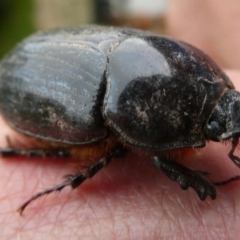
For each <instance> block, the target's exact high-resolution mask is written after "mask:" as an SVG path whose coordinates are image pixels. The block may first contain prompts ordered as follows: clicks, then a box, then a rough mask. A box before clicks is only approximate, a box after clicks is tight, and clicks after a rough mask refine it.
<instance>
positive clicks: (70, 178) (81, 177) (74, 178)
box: [18, 146, 125, 215]
mask: <svg viewBox="0 0 240 240" xmlns="http://www.w3.org/2000/svg"><path fill="white" fill-rule="evenodd" d="M124 152H125V150H124V149H123V147H122V146H117V147H116V148H115V149H114V150H113V151H112V152H110V153H108V154H107V155H106V156H105V157H103V158H101V159H100V160H99V161H98V162H97V163H95V164H94V165H92V166H90V167H89V168H87V169H86V170H85V171H82V172H80V173H77V174H75V175H71V174H70V175H66V176H65V178H67V180H66V181H64V182H63V183H61V184H59V185H57V186H55V187H53V188H49V189H46V190H44V191H42V192H39V193H37V194H35V195H33V196H32V197H31V198H29V199H28V200H27V201H26V202H24V203H23V204H22V205H21V206H20V208H19V209H18V211H19V212H20V214H21V215H22V213H23V211H24V209H25V208H26V207H27V206H28V205H29V204H30V203H31V202H32V201H34V200H35V199H37V198H39V197H41V196H43V195H46V194H49V193H52V192H55V191H61V190H62V189H63V188H65V187H66V186H71V187H72V188H73V189H74V188H76V187H78V186H79V185H81V184H82V183H83V182H84V181H85V180H86V179H88V178H91V177H93V176H94V175H95V174H96V173H97V172H98V171H99V170H101V169H102V168H103V167H105V166H107V165H108V164H109V163H110V162H111V160H112V159H114V158H120V157H123V153H124Z"/></svg>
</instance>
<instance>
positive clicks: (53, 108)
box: [0, 26, 240, 212]
mask: <svg viewBox="0 0 240 240" xmlns="http://www.w3.org/2000/svg"><path fill="white" fill-rule="evenodd" d="M239 111H240V94H239V93H238V92H237V91H235V90H234V86H233V84H232V83H231V81H230V80H229V79H228V77H227V76H226V75H225V74H224V73H223V72H222V71H221V70H220V69H219V68H218V67H217V66H216V64H215V63H214V62H213V61H212V60H211V59H210V58H209V57H208V56H206V55H205V54H204V53H202V52H201V51H200V50H198V49H196V48H194V47H192V46H190V45H188V44H186V43H184V42H181V41H175V40H172V39H169V38H166V37H163V36H159V35H156V34H153V33H150V32H144V31H139V30H134V29H128V28H109V27H97V26H86V27H77V28H65V29H64V28H63V29H57V30H53V31H48V32H43V33H38V34H35V35H33V36H30V37H29V38H27V39H26V40H25V41H23V42H22V43H20V44H19V45H18V46H17V47H16V48H15V49H14V50H13V51H11V52H10V53H9V54H8V55H7V56H6V57H5V58H4V59H3V60H2V62H1V65H0V112H1V115H2V116H3V117H4V119H5V120H6V122H7V123H8V124H9V125H10V126H11V127H12V128H13V129H15V130H16V131H17V132H20V133H22V134H24V135H27V136H30V137H33V138H35V139H37V140H38V142H39V144H40V146H42V147H41V148H40V149H17V148H10V147H9V148H7V149H1V150H0V153H1V155H2V156H3V157H9V156H20V155H24V156H30V157H34V156H45V157H63V158H64V157H71V156H74V157H77V158H79V159H82V161H87V160H88V159H89V158H90V157H91V158H95V159H97V161H96V163H95V164H94V165H92V166H90V167H89V168H87V169H86V170H85V171H82V172H80V173H78V174H76V175H68V176H67V180H66V181H65V182H63V183H62V184H60V185H58V186H56V187H54V188H51V189H47V190H45V191H43V192H40V193H37V194H36V195H34V196H32V197H31V198H30V199H29V200H28V201H26V202H25V203H24V204H23V205H22V206H21V207H20V212H22V211H23V210H24V209H25V207H26V206H27V205H28V204H29V203H30V202H31V201H33V200H34V199H36V198H38V197H40V196H42V195H45V194H48V193H51V192H53V191H57V190H61V189H62V188H64V187H65V186H68V185H70V186H72V188H76V187H77V186H79V185H80V184H81V183H82V182H83V181H84V180H85V179H87V178H90V177H92V176H93V175H94V174H96V173H97V172H98V171H99V170H100V169H101V168H102V167H104V166H106V165H107V164H108V163H109V162H110V161H111V160H112V159H114V158H118V157H121V156H122V155H123V153H124V152H125V151H127V150H128V149H129V148H132V149H139V151H145V152H146V151H147V152H148V154H150V156H152V159H153V161H154V163H155V165H156V166H157V167H158V168H160V169H161V170H162V171H163V172H164V173H165V174H166V175H167V176H168V177H169V178H170V179H172V180H174V181H177V182H178V183H179V184H180V186H181V187H182V189H187V188H188V187H192V188H193V189H195V190H196V192H197V193H198V195H199V197H200V199H202V200H204V199H206V197H207V196H208V195H209V196H210V197H211V198H212V199H215V197H216V190H215V187H214V184H213V183H211V182H210V181H209V180H208V179H207V178H206V177H205V176H204V174H201V173H200V172H197V171H193V170H191V169H188V168H186V167H184V166H182V165H180V164H179V163H177V162H176V161H175V160H176V158H177V156H178V155H179V154H178V153H181V152H183V151H188V150H189V149H190V150H191V149H193V148H200V147H204V146H205V144H206V141H207V140H212V141H222V140H228V139H231V140H232V149H231V151H230V153H229V157H230V159H231V160H233V161H234V163H235V164H236V165H237V166H240V160H239V158H238V157H236V156H234V155H233V152H234V149H235V148H236V146H237V144H238V139H239V135H240V114H239ZM41 144H42V145H41ZM99 159H100V160H99Z"/></svg>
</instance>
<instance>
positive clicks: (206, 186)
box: [153, 156, 216, 200]
mask: <svg viewBox="0 0 240 240" xmlns="http://www.w3.org/2000/svg"><path fill="white" fill-rule="evenodd" d="M153 161H154V164H155V165H156V167H157V168H159V169H161V170H162V171H163V172H164V174H165V175H166V176H167V177H169V178H170V179H172V180H173V181H176V182H178V183H179V185H180V186H181V188H182V189H183V190H186V189H188V188H189V187H192V188H193V189H194V190H195V191H196V192H197V194H198V196H199V198H200V199H201V200H205V199H206V198H207V196H208V195H209V196H210V197H211V198H212V199H215V198H216V189H215V187H214V184H213V183H211V182H210V181H209V180H208V179H207V178H205V177H204V176H203V174H201V173H200V172H197V171H193V170H191V169H189V168H187V167H185V166H183V165H181V164H179V163H177V162H176V161H173V160H170V159H166V158H164V157H162V158H159V157H156V156H155V157H153Z"/></svg>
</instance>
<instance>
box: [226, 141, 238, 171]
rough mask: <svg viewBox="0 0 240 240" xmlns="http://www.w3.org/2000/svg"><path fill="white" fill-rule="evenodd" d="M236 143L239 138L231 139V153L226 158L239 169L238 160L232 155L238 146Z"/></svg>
mask: <svg viewBox="0 0 240 240" xmlns="http://www.w3.org/2000/svg"><path fill="white" fill-rule="evenodd" d="M238 142H239V138H233V139H232V149H231V151H230V152H229V153H228V156H229V158H230V159H231V160H232V161H233V162H234V163H235V164H236V165H237V166H238V167H240V158H239V157H237V156H235V155H233V153H234V151H235V149H236V147H237V145H238Z"/></svg>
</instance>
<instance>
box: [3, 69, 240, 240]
mask: <svg viewBox="0 0 240 240" xmlns="http://www.w3.org/2000/svg"><path fill="white" fill-rule="evenodd" d="M228 75H229V76H230V77H231V79H232V80H233V81H234V83H235V86H236V87H237V89H239V90H240V81H239V79H240V72H239V71H232V72H228ZM0 126H1V128H0V129H1V132H0V146H3V147H4V146H6V135H8V136H9V137H10V139H12V141H13V142H14V139H17V138H18V137H16V135H15V133H14V132H13V131H12V130H11V129H10V128H9V127H8V126H7V125H6V124H5V123H4V121H3V120H1V122H0ZM18 141H21V138H20V139H19V138H18ZM21 144H22V143H21ZM26 144H27V143H26ZM230 148H231V144H230V143H229V144H227V145H226V144H222V143H210V144H208V145H207V146H206V147H205V148H203V149H198V150H197V151H196V154H195V155H193V156H191V157H186V158H187V159H185V160H186V161H185V162H187V164H188V165H190V166H191V167H192V168H194V169H197V170H202V171H207V172H209V173H211V175H209V176H208V177H209V179H211V180H212V181H221V180H224V179H227V178H229V177H232V176H234V175H237V174H240V169H238V168H237V167H236V166H235V165H234V164H233V162H232V161H231V160H230V159H229V158H228V156H227V154H228V152H229V150H230ZM236 154H237V155H239V154H240V153H239V151H236ZM73 172H76V167H74V166H73V161H69V160H61V159H40V158H34V159H27V158H26V157H23V158H11V159H10V158H8V159H7V158H5V159H3V158H2V159H0V189H1V191H0V226H1V227H0V238H1V239H17V238H18V239H25V240H27V239H71V240H72V239H124V240H125V239H239V238H240V233H239V228H240V191H239V189H240V181H236V182H232V183H230V184H228V185H225V186H221V187H217V199H216V200H211V199H210V198H209V197H208V198H207V199H206V200H205V201H201V200H200V199H199V198H198V196H197V194H196V192H195V191H194V190H193V189H188V190H187V191H183V190H181V188H180V187H179V186H178V184H177V183H176V182H173V181H171V180H169V179H168V178H167V177H166V176H164V174H163V173H162V172H161V171H160V170H158V169H157V168H156V167H155V166H154V165H153V163H152V161H151V159H150V158H147V157H144V156H139V155H136V154H133V153H130V154H128V155H126V156H125V157H124V158H123V159H117V160H116V161H113V162H112V163H110V164H109V165H108V166H107V167H106V168H105V169H103V170H102V171H100V172H99V173H98V174H97V175H95V176H94V177H93V178H92V179H91V180H87V181H86V182H85V183H83V184H82V185H81V186H80V187H78V188H77V189H75V190H71V188H70V187H69V188H66V189H64V190H62V191H61V192H60V193H55V194H50V195H48V196H44V197H42V198H40V199H38V200H36V201H34V202H33V203H32V204H30V205H29V206H28V208H27V209H26V210H25V211H24V213H23V216H20V215H19V213H18V212H17V208H18V207H19V206H20V205H21V204H22V203H23V202H24V201H25V200H26V199H27V198H29V197H30V196H31V195H33V194H34V193H36V192H38V191H40V190H43V189H46V188H49V187H52V186H54V185H55V184H58V183H60V182H62V176H63V175H65V174H68V173H73Z"/></svg>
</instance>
